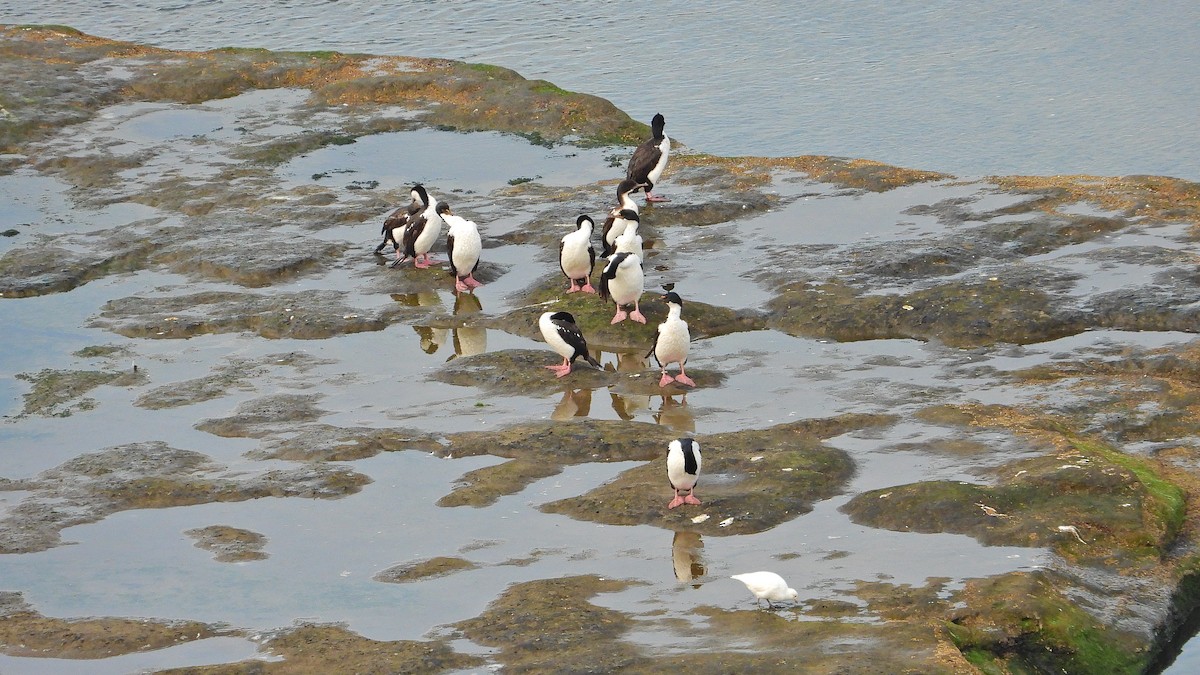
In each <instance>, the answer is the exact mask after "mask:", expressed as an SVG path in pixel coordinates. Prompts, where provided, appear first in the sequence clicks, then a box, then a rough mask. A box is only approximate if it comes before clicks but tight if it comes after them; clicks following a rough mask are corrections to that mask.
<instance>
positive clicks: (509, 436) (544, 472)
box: [438, 419, 674, 507]
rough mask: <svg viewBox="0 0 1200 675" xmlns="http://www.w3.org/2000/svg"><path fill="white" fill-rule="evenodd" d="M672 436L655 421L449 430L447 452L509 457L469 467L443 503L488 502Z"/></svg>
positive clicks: (639, 456) (640, 455)
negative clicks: (569, 469) (572, 468)
mask: <svg viewBox="0 0 1200 675" xmlns="http://www.w3.org/2000/svg"><path fill="white" fill-rule="evenodd" d="M672 438H674V435H673V434H672V432H671V431H670V430H669V429H664V428H663V427H660V426H658V425H655V424H646V423H631V422H624V421H610V420H592V419H579V420H572V421H569V422H555V421H551V422H534V423H527V424H518V425H514V426H511V427H507V428H504V429H500V430H497V431H488V432H483V431H470V432H462V433H457V434H451V435H450V436H449V437H448V439H447V440H448V441H449V446H448V448H446V450H445V451H444V452H445V453H446V454H449V455H452V456H455V457H474V456H478V455H492V456H496V457H505V458H509V459H510V460H511V461H508V462H503V463H501V464H498V465H495V466H489V467H484V468H482V469H476V470H474V471H471V472H469V473H468V474H467V475H465V476H463V477H462V479H460V484H459V485H458V486H456V487H455V489H454V491H453V492H451V493H450V494H448V495H446V496H445V497H443V498H442V499H441V500H439V501H438V505H439V506H475V507H479V506H486V505H488V504H492V503H494V502H495V501H496V500H497V499H499V498H500V497H502V496H504V495H508V494H513V493H515V492H518V491H520V490H521V489H523V488H524V487H526V486H527V485H529V484H530V483H532V482H533V481H535V480H538V479H541V478H545V477H547V476H553V475H555V474H557V473H559V472H560V471H561V470H562V467H563V466H567V465H572V464H582V463H585V462H619V461H629V460H646V459H649V458H651V457H655V456H657V455H659V454H661V453H662V452H663V448H665V447H666V444H667V443H669V442H670V440H671V439H672Z"/></svg>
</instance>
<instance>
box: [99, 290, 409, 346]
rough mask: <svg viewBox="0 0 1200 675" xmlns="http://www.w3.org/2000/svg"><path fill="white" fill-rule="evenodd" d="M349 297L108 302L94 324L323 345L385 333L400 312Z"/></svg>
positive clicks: (223, 296)
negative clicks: (356, 303)
mask: <svg viewBox="0 0 1200 675" xmlns="http://www.w3.org/2000/svg"><path fill="white" fill-rule="evenodd" d="M345 297H346V293H344V292H339V291H310V292H305V293H271V294H254V293H237V292H228V291H212V292H203V293H194V294H191V295H187V296H170V297H153V298H146V297H130V298H122V299H119V300H110V301H109V302H107V303H106V304H105V306H104V308H103V309H102V310H101V312H100V315H99V316H98V317H95V318H94V319H92V324H93V325H94V326H96V327H100V328H106V329H108V330H111V331H113V332H115V333H117V334H119V335H124V336H126V337H138V338H159V339H179V338H188V337H193V336H196V335H204V334H208V333H231V332H242V331H251V332H254V333H258V334H259V335H261V336H262V337H265V338H276V339H277V338H296V339H300V340H320V339H322V338H328V337H331V336H333V335H341V334H345V333H358V332H362V331H377V330H383V329H384V328H386V327H387V326H388V325H389V324H390V323H391V321H392V320H394V319H395V316H396V314H398V313H402V312H403V311H404V310H403V308H401V307H387V308H384V309H381V310H377V311H375V312H371V311H368V310H362V309H355V308H353V307H350V306H348V305H346V304H344V300H345Z"/></svg>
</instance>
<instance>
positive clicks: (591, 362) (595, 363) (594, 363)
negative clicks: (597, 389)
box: [583, 354, 604, 370]
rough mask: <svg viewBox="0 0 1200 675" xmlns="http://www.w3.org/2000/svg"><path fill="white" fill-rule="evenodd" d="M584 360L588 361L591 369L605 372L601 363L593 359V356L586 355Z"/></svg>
mask: <svg viewBox="0 0 1200 675" xmlns="http://www.w3.org/2000/svg"><path fill="white" fill-rule="evenodd" d="M583 358H585V359H587V362H588V365H590V366H591V367H593V368H595V369H596V370H604V369H603V368H602V367H601V366H600V362H599V361H597V360H596V359H594V358H592V355H591V354H584V355H583Z"/></svg>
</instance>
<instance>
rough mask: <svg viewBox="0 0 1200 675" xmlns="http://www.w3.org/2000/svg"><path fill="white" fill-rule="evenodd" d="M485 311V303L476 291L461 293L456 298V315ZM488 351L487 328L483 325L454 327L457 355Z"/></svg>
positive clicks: (461, 315) (455, 353) (455, 354)
mask: <svg viewBox="0 0 1200 675" xmlns="http://www.w3.org/2000/svg"><path fill="white" fill-rule="evenodd" d="M482 311H483V303H481V302H480V301H479V298H478V297H476V296H475V294H474V293H459V294H458V295H457V296H456V297H455V298H454V316H456V317H463V316H469V315H471V314H478V313H480V312H482ZM486 351H487V329H486V328H484V327H482V326H468V325H462V326H459V327H458V328H455V329H454V356H451V357H450V359H454V357H455V356H474V355H475V354H482V353H484V352H486Z"/></svg>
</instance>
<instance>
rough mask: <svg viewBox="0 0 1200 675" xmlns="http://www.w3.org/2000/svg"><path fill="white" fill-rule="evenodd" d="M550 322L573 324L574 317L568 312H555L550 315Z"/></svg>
mask: <svg viewBox="0 0 1200 675" xmlns="http://www.w3.org/2000/svg"><path fill="white" fill-rule="evenodd" d="M550 320H551V321H566V322H567V323H575V317H573V316H571V313H570V312H555V313H553V314H551V315H550Z"/></svg>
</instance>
